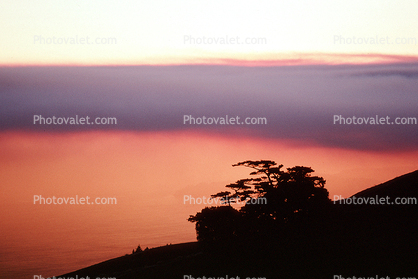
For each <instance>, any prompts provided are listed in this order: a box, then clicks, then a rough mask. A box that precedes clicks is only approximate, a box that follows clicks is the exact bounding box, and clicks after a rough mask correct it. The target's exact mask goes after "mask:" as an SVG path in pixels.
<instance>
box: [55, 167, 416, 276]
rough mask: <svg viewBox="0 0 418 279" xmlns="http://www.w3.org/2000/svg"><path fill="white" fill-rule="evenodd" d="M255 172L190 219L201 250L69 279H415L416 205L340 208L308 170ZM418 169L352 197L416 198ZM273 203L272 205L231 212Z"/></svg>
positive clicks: (120, 262) (131, 260)
mask: <svg viewBox="0 0 418 279" xmlns="http://www.w3.org/2000/svg"><path fill="white" fill-rule="evenodd" d="M235 166H245V167H249V168H251V169H252V170H253V171H252V173H251V174H250V175H251V176H252V178H246V179H242V180H239V181H237V182H236V183H233V184H229V185H227V188H228V189H229V190H228V191H224V192H221V193H217V194H214V195H213V197H221V198H223V200H224V205H223V206H219V207H211V208H204V209H202V211H201V212H198V213H197V214H196V215H194V216H191V217H190V219H189V221H192V222H195V223H196V233H197V238H198V242H194V243H184V244H177V245H169V246H164V247H158V248H153V249H148V250H144V251H138V252H137V253H134V254H131V255H126V256H124V257H120V258H117V259H113V260H110V261H107V262H104V263H101V264H98V265H94V266H91V267H88V268H85V269H82V270H80V271H76V272H73V273H71V274H67V275H63V276H75V275H79V277H80V276H86V275H88V276H90V277H91V278H96V277H98V276H100V277H101V278H102V277H105V276H106V277H112V276H113V277H116V278H118V279H127V278H182V279H184V275H190V276H192V277H194V278H199V277H201V278H202V277H203V276H206V278H208V277H215V278H216V277H218V276H220V277H224V278H225V276H226V275H228V276H229V278H231V277H235V276H240V278H247V277H256V278H258V277H259V278H262V277H265V278H269V279H270V278H334V276H335V275H341V276H342V277H344V278H348V277H350V278H353V276H356V278H359V277H365V278H367V277H373V278H376V275H377V276H378V278H381V277H385V278H386V276H390V278H397V277H400V278H402V277H417V274H418V266H417V263H418V210H417V209H418V207H417V206H418V205H417V204H409V205H392V204H388V205H382V204H380V205H376V204H375V205H372V204H362V205H354V204H339V203H334V202H331V201H330V200H329V199H328V191H327V190H326V189H325V187H324V185H325V180H324V179H323V178H321V177H317V176H313V175H312V173H313V170H312V169H311V168H308V167H301V166H297V167H293V168H288V169H286V170H283V169H282V167H283V166H281V165H277V164H275V163H274V162H273V161H245V162H242V163H238V164H236V165H235ZM417 188H418V171H414V172H412V173H409V174H405V175H403V176H400V177H397V178H395V179H392V180H390V181H388V182H385V183H382V184H379V185H377V186H375V187H372V188H369V189H366V190H364V191H361V192H359V193H357V194H355V195H354V196H356V197H358V198H360V197H375V196H376V195H377V196H379V197H383V196H386V195H389V196H390V198H391V199H393V200H394V199H395V198H397V197H415V198H418V195H417ZM237 196H238V197H239V199H242V200H246V201H253V200H257V199H262V198H267V204H261V203H260V204H245V205H243V206H242V207H241V208H240V209H235V208H233V207H232V206H231V205H232V204H233V203H234V202H235V201H236V200H235V199H232V198H233V197H237Z"/></svg>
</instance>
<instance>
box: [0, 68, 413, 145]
mask: <svg viewBox="0 0 418 279" xmlns="http://www.w3.org/2000/svg"><path fill="white" fill-rule="evenodd" d="M417 88H418V64H415V63H414V64H391V65H350V66H349V65H346V66H344V65H340V66H287V67H244V66H220V65H218V66H208V65H206V66H198V65H194V66H187V65H184V66H120V67H115V66H114V67H4V68H0V117H1V119H2V121H1V122H0V130H2V131H8V130H28V131H49V132H53V131H54V132H66V131H70V132H74V131H83V130H91V129H101V130H103V129H105V130H108V129H118V130H132V131H161V130H165V131H179V130H203V131H206V132H210V133H220V134H223V135H228V136H239V137H241V136H247V137H258V138H266V139H273V140H274V139H282V140H290V141H295V142H296V141H297V142H299V143H305V144H307V143H309V144H317V145H321V146H327V147H340V148H350V149H358V150H376V151H396V150H416V149H417V148H418V141H417V140H416V139H417V138H418V129H417V128H418V125H364V124H363V125H354V124H351V125H339V124H333V119H334V115H341V116H342V117H346V118H348V117H352V116H356V117H366V118H367V117H376V115H378V116H379V118H380V117H386V116H389V117H390V120H391V122H392V121H394V120H395V118H396V117H416V118H418V112H417V104H418V94H417ZM34 115H42V116H43V117H52V116H56V117H74V116H75V115H78V116H80V117H83V116H90V118H95V117H116V118H117V125H77V126H75V125H39V124H36V125H34V124H33V119H34ZM184 115H192V116H193V117H196V118H197V117H203V116H206V117H215V118H216V117H225V116H226V115H228V116H229V117H236V116H239V117H240V118H241V120H243V119H245V118H246V117H265V118H266V119H267V125H188V124H186V125H185V124H183V117H184Z"/></svg>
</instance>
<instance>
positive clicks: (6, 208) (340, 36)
mask: <svg viewBox="0 0 418 279" xmlns="http://www.w3.org/2000/svg"><path fill="white" fill-rule="evenodd" d="M416 11H418V2H417V1H414V0H411V1H406V0H405V1H386V0H380V1H374V0H368V1H357V0H355V1H331V0H317V1H261V2H260V1H258V2H255V1H211V2H207V1H206V2H205V1H182V0H181V1H159V0H157V1H118V2H115V1H78V0H76V1H53V2H48V1H21V0H16V1H3V3H2V4H0V25H1V26H2V27H3V28H2V32H0V119H1V121H0V178H1V181H2V183H1V184H0V191H1V192H2V195H1V198H0V210H1V214H2V216H7V218H5V220H4V226H5V227H6V229H5V230H4V236H3V237H2V238H1V239H0V250H3V251H11V252H10V253H11V254H13V252H12V251H15V250H19V249H15V247H21V248H22V249H23V247H28V245H29V247H32V246H30V245H34V246H33V247H32V248H33V249H34V251H37V252H34V254H33V257H34V258H36V259H37V260H39V263H38V264H41V263H42V261H43V260H44V259H45V257H47V256H51V255H53V256H54V257H56V258H57V260H56V262H55V265H56V270H57V271H55V270H53V269H52V268H51V269H50V271H49V272H50V273H52V274H50V275H57V274H54V273H55V272H59V271H58V270H60V269H59V267H60V265H61V264H63V263H66V262H68V261H69V260H70V259H72V260H74V261H76V260H78V262H77V263H74V264H73V265H71V266H73V267H76V266H77V267H79V268H81V267H83V266H84V265H85V264H84V263H85V262H86V261H91V263H94V262H95V261H97V260H98V259H96V258H94V256H95V255H97V254H94V253H93V252H92V254H91V255H90V256H89V257H90V258H88V259H87V256H86V257H85V258H83V257H81V259H80V258H77V257H74V254H71V252H69V254H66V255H57V254H54V253H52V252H51V251H50V250H48V251H49V252H48V253H49V254H47V251H46V250H45V251H44V248H45V247H49V248H48V249H52V248H54V247H55V246H56V245H60V247H61V248H62V249H63V250H68V249H69V250H71V249H75V250H74V251H78V250H77V249H78V248H74V247H84V248H85V245H84V244H82V243H81V242H77V241H78V240H79V239H80V238H82V237H84V235H85V231H88V232H90V233H91V234H92V235H94V236H97V239H93V240H91V243H93V244H91V245H92V246H91V247H90V246H89V248H88V249H89V251H99V250H100V249H102V248H103V247H101V246H100V243H101V241H102V240H103V239H105V236H104V232H105V231H106V233H107V234H106V237H107V238H106V239H108V238H109V239H113V240H114V239H117V241H116V240H115V242H114V243H113V244H112V245H113V246H112V245H110V244H109V245H110V246H109V247H107V248H103V249H104V250H105V251H106V252H105V253H104V254H102V255H101V256H102V258H100V260H103V259H107V258H110V257H114V256H119V255H121V254H122V253H125V252H124V251H126V250H129V249H130V248H129V247H131V248H133V247H134V246H135V245H137V242H138V241H140V242H141V244H144V245H145V246H150V247H154V246H158V245H165V244H166V243H167V242H172V243H176V242H185V241H193V240H195V233H194V225H193V224H191V223H188V222H187V221H186V219H187V218H188V217H189V215H190V214H195V213H196V212H197V211H198V210H200V209H202V208H203V207H204V206H203V205H200V206H199V205H194V206H190V205H185V204H184V203H183V197H184V195H193V196H195V197H202V196H209V195H211V194H214V193H216V192H219V191H221V190H224V186H225V185H226V184H229V183H232V182H234V181H236V180H238V179H241V178H246V177H248V173H249V170H247V169H245V168H242V167H241V168H234V167H232V164H235V163H237V162H239V161H244V160H261V159H264V160H274V161H276V162H277V163H279V164H284V166H285V167H293V166H296V165H303V166H309V167H312V168H313V169H314V170H315V171H316V172H315V174H316V175H319V176H323V177H324V178H325V180H326V181H327V183H326V187H327V189H328V190H329V192H330V198H333V197H334V195H341V196H342V197H348V196H350V195H353V194H355V193H356V192H359V191H361V190H363V189H365V188H368V187H371V186H373V185H376V184H378V183H381V182H384V181H386V180H389V179H392V178H394V177H396V176H399V175H402V174H405V173H407V172H411V171H414V170H417V169H418V161H417V158H418V140H417V138H418V129H417V128H418V125H417V124H409V125H393V124H389V125H380V124H379V125H354V124H351V125H341V124H338V123H335V124H334V119H335V117H336V116H342V117H345V118H347V117H353V116H356V117H364V118H375V117H376V116H377V117H378V118H380V117H384V118H386V117H390V119H391V122H393V121H394V120H395V118H396V117H405V118H408V117H412V118H413V117H415V118H418V112H417V104H418V94H417V92H418V91H417V88H418V35H417V30H418V19H417V16H416ZM87 42H88V43H87ZM238 42H239V43H238ZM76 115H77V116H79V117H86V116H89V117H90V118H91V119H94V118H96V117H112V118H115V119H117V123H116V124H115V125H52V124H51V125H48V124H39V123H35V124H34V117H35V116H42V117H44V118H48V117H53V116H55V117H61V118H68V117H75V116H76ZM185 115H186V116H187V115H190V116H192V117H195V118H198V117H203V116H205V117H213V118H220V117H226V116H227V115H228V117H236V116H239V117H240V118H241V119H245V118H246V117H256V118H258V117H261V118H264V119H266V121H267V124H257V125H191V124H187V123H184V117H185ZM34 195H43V196H53V195H55V196H75V195H80V196H83V195H84V196H85V195H90V196H100V197H102V196H105V197H116V198H117V199H118V202H119V203H118V205H117V206H103V207H102V208H101V210H98V209H96V210H93V211H89V210H87V209H85V208H84V209H80V208H77V209H75V208H74V209H73V208H67V207H62V208H60V209H57V210H56V211H53V210H51V209H50V208H48V207H46V208H41V207H34V205H33V196H34ZM132 219H135V220H139V221H138V223H136V222H132ZM47 220H53V221H51V222H49V221H47ZM80 220H81V221H80ZM112 222H113V223H112ZM115 222H116V223H118V224H119V225H118V227H117V228H115V229H114V231H113V230H112V231H110V230H109V229H108V228H109V227H110V226H113V224H114V223H115ZM80 223H82V224H87V223H88V224H95V225H94V226H91V227H90V228H84V227H83V228H84V229H85V231H84V230H82V229H79V230H78V231H77V229H76V227H77V226H79V225H80ZM128 223H129V226H128V225H127V224H128ZM132 223H134V224H133V225H132ZM179 224H180V225H179ZM61 225H62V226H67V227H68V226H70V227H72V228H75V229H74V231H73V234H65V233H63V232H60V231H58V230H56V227H57V226H61ZM80 226H84V225H80ZM86 226H87V225H86ZM131 226H134V228H135V229H133V227H131ZM102 228H103V229H102ZM16 231H19V233H16ZM156 231H158V232H156ZM28 232H33V235H30V234H29V233H28ZM102 233H103V235H102ZM68 235H70V236H71V237H73V239H72V241H73V242H68V243H67V242H66V243H63V242H62V240H63V239H65V238H66V237H68ZM80 236H81V237H80ZM29 240H30V241H29ZM85 241H87V240H86V239H85ZM89 241H90V239H89ZM106 241H107V240H106ZM118 241H119V242H118ZM36 245H38V246H36ZM37 249H38V250H37ZM45 249H46V248H45ZM80 249H81V248H80ZM85 249H87V248H85ZM106 249H108V250H106ZM118 249H119V250H118ZM71 251H72V250H71ZM126 252H129V251H126ZM0 253H1V252H0ZM3 253H6V252H3ZM7 253H8V252H7ZM36 253H38V254H36ZM51 253H52V254H51ZM74 253H75V252H74ZM115 253H116V254H115ZM13 255H14V256H13V257H14V258H13V257H12V256H10V260H9V262H6V263H2V262H0V272H2V271H4V272H6V271H8V270H10V268H11V265H13V263H14V262H16V260H18V259H20V258H21V255H20V254H18V253H15V254H13ZM0 256H1V254H0ZM51 257H52V256H51ZM59 261H61V262H59ZM35 262H36V261H35V260H34V262H33V263H32V265H33V266H35V264H34V263H35ZM80 262H82V263H83V264H80ZM77 264H78V265H77ZM2 265H3V266H2ZM34 268H35V267H34ZM16 270H18V268H16ZM2 273H3V272H2ZM10 274H14V273H13V272H12V273H10ZM27 274H33V273H30V272H29V271H27ZM10 276H11V275H10ZM11 277H13V276H11ZM11 277H10V278H11ZM13 278H18V277H13ZM22 278H23V277H22Z"/></svg>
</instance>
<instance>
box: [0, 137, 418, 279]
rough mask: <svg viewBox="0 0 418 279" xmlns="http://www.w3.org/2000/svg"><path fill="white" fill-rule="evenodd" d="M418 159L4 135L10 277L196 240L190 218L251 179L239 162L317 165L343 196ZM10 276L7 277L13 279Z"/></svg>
mask: <svg viewBox="0 0 418 279" xmlns="http://www.w3.org/2000/svg"><path fill="white" fill-rule="evenodd" d="M417 155H418V153H417V152H414V153H392V154H386V153H372V152H359V151H350V150H342V149H331V148H323V147H315V146H300V145H297V144H296V143H289V142H277V141H266V140H256V139H250V138H232V137H221V136H215V135H209V134H203V133H191V132H187V133H186V132H183V133H179V132H171V133H167V132H165V133H163V132H161V133H157V132H152V133H151V132H148V133H132V132H85V133H65V134H48V133H20V132H7V133H6V132H4V133H1V134H0V178H1V185H0V187H1V202H0V211H1V216H2V225H1V227H2V228H1V237H0V274H2V275H1V276H0V277H2V278H33V275H42V276H44V277H47V276H52V275H59V274H62V273H65V272H69V271H73V270H75V269H79V268H82V267H85V266H87V265H91V264H93V263H97V262H100V261H103V260H106V259H109V258H113V257H118V256H122V255H124V254H127V253H130V252H131V251H132V249H133V248H135V247H136V246H137V245H138V244H141V246H142V248H145V247H155V246H160V245H166V244H168V243H179V242H187V241H194V240H195V231H194V225H193V224H191V223H189V222H187V220H186V219H187V218H188V216H189V215H190V214H195V213H196V212H197V211H198V210H200V209H202V208H203V207H204V205H190V204H184V202H183V198H184V195H192V196H193V197H203V196H206V197H209V196H210V194H213V193H216V192H218V191H221V190H224V186H225V185H226V184H229V183H232V182H234V181H236V180H237V179H240V178H245V177H248V173H249V170H248V169H245V168H242V167H241V168H233V167H232V166H231V165H232V164H234V163H237V162H239V161H243V160H260V159H272V160H275V161H276V162H278V163H282V164H284V165H285V167H292V166H295V165H304V166H310V167H312V168H313V169H314V170H315V171H316V174H317V175H320V176H323V177H324V178H325V179H326V180H327V184H326V186H327V188H328V189H329V191H330V196H331V198H332V197H333V195H342V196H343V197H347V196H349V195H352V194H354V193H356V192H358V191H360V190H362V189H364V188H366V187H370V186H372V185H375V184H377V183H380V182H384V181H386V180H388V179H391V178H393V177H395V176H399V175H401V174H404V173H407V172H410V171H413V170H416V169H418V162H417V160H416V158H417ZM34 195H42V196H43V197H52V196H56V197H75V196H76V195H78V196H79V197H84V196H90V197H91V198H94V197H115V198H116V199H117V204H116V205H39V204H34V202H33V199H34ZM3 276H4V277H3Z"/></svg>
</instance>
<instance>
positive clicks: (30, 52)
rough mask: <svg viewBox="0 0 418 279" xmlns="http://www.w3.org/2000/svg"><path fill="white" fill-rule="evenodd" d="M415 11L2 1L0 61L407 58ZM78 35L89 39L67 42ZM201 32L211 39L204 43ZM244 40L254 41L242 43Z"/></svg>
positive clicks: (314, 4) (359, 6)
mask: <svg viewBox="0 0 418 279" xmlns="http://www.w3.org/2000/svg"><path fill="white" fill-rule="evenodd" d="M417 10H418V3H417V2H416V1H414V0H409V1H408V0H404V1H389V0H383V1H378V0H369V1H360V0H354V1H349V2H347V1H332V0H317V1H308V0H306V1H258V2H254V1H227V2H225V1H210V2H205V1H182V0H179V1H171V2H167V1H159V0H157V1H118V2H115V1H94V0H92V1H78V0H76V1H61V0H59V1H54V2H51V3H50V2H46V1H21V0H17V1H3V3H2V5H1V9H0V23H1V25H2V26H3V30H2V32H1V34H0V42H1V52H0V64H5V65H28V64H30V65H39V64H42V65H43V64H60V65H62V64H70V65H73V64H81V65H86V64H87V65H91V64H93V65H97V64H99V65H106V64H118V65H119V64H173V63H174V64H177V63H210V62H214V61H219V60H220V61H224V60H223V59H238V60H242V59H244V60H248V59H249V60H286V59H290V60H292V61H294V60H299V59H304V60H310V59H313V60H315V61H317V60H321V59H322V60H324V59H325V60H327V61H328V60H329V62H331V61H332V62H341V60H342V61H346V60H347V59H348V60H352V59H353V58H352V57H351V58H348V57H339V56H337V57H329V55H330V54H334V55H335V54H363V55H364V54H367V55H376V54H385V55H402V56H416V55H417V54H418V48H417V44H418V41H417V35H416V30H417V27H418V19H417V17H416V11H417ZM226 36H228V38H236V37H239V39H240V42H241V43H240V44H236V43H235V44H226V43H225V44H221V38H226ZM54 37H55V38H56V39H55V42H56V43H55V44H54V43H53V38H54ZM87 37H89V42H90V44H89V45H87V44H81V43H79V44H71V42H70V40H71V39H72V38H78V40H80V39H81V38H85V39H86V40H87ZM203 37H206V38H212V39H216V38H218V39H219V43H217V44H216V43H210V42H211V41H210V40H209V41H207V43H206V44H204V43H203ZM353 37H356V40H355V41H350V40H349V39H350V38H353ZM376 37H377V38H378V40H377V41H376V42H374V43H373V41H372V39H375V38H376ZM48 38H50V39H51V41H50V42H49V43H48ZM97 38H99V41H97V43H96V41H95V40H96V39H97ZM103 38H104V40H103V43H102V42H101V39H103ZM108 38H110V40H107V39H108ZM192 38H193V39H195V40H196V41H195V42H194V43H193V41H192ZM199 38H200V39H201V40H202V42H201V43H200V44H199ZM246 38H250V39H253V38H256V39H257V38H261V40H260V41H259V43H258V41H257V40H254V42H255V43H249V44H245V43H244V41H245V39H246ZM381 38H383V42H380V39H381ZM42 39H44V40H42ZM59 39H61V40H60V41H59ZM64 39H67V43H65V41H64ZM347 39H348V40H347ZM359 39H360V41H359ZM249 42H251V41H249ZM319 54H321V55H322V57H321V56H319ZM363 59H364V58H363ZM415 59H416V58H415ZM356 61H357V60H356ZM357 62H358V61H357ZM282 63H283V61H282Z"/></svg>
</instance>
